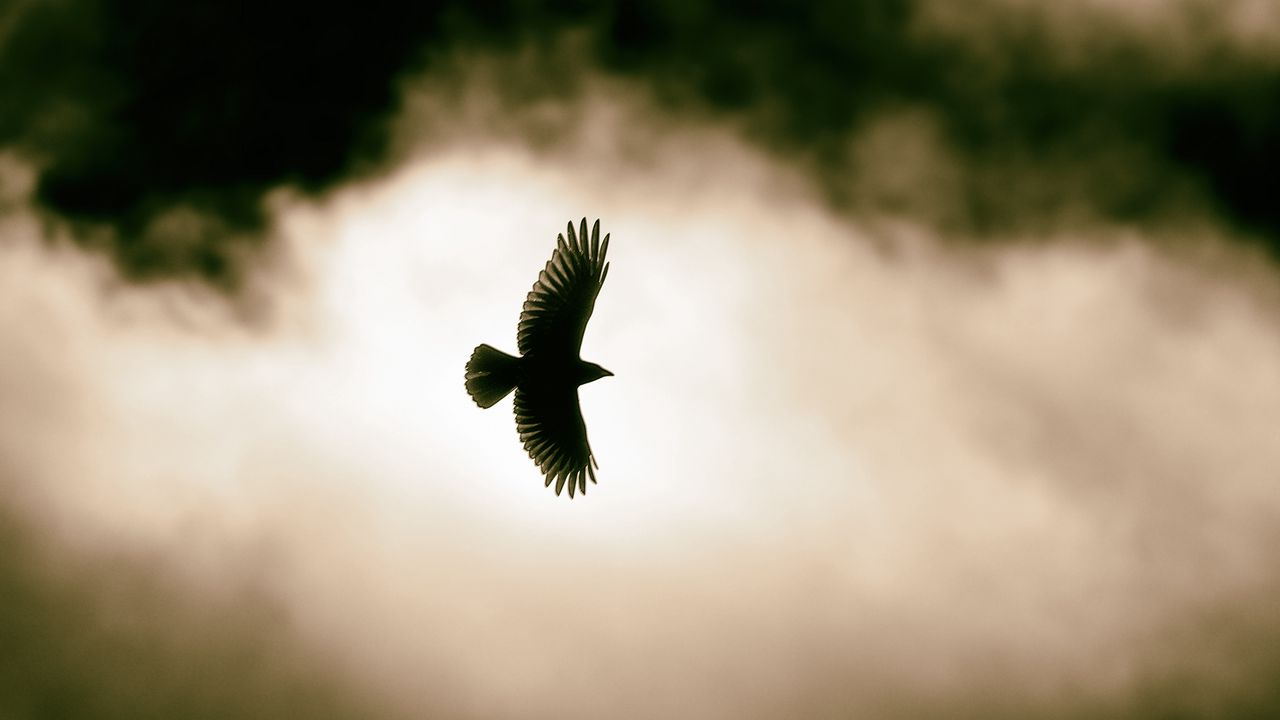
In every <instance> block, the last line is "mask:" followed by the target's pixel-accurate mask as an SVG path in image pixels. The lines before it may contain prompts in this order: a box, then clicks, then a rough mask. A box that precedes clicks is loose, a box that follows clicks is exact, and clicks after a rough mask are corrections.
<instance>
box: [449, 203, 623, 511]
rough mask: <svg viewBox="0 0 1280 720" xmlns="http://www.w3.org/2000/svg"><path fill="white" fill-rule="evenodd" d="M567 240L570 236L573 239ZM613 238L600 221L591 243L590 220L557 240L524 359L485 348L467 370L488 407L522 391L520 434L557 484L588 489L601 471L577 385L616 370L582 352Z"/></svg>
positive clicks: (531, 305) (534, 298) (473, 391)
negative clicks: (604, 230) (579, 401)
mask: <svg viewBox="0 0 1280 720" xmlns="http://www.w3.org/2000/svg"><path fill="white" fill-rule="evenodd" d="M566 235H567V238H566ZM608 251H609V235H608V234H606V235H605V236H604V241H603V242H601V240H600V221H599V220H598V219H597V220H596V222H595V225H593V226H592V228H591V238H590V240H588V239H587V219H586V218H585V217H584V218H582V224H581V227H580V228H579V229H578V231H577V232H576V233H575V232H574V228H573V222H572V221H570V222H569V223H568V228H567V230H566V232H565V233H562V234H559V235H557V236H556V248H555V250H553V251H552V253H551V259H550V260H548V261H547V265H546V267H545V268H543V269H542V271H541V272H539V273H538V279H537V281H536V282H534V284H533V289H531V290H530V291H529V295H528V297H527V298H526V299H525V301H524V306H523V308H522V310H521V312H520V323H519V325H518V326H517V330H516V345H517V346H518V348H519V351H520V353H521V355H520V357H515V356H513V355H508V354H507V353H505V352H503V351H501V350H498V349H497V348H494V347H492V346H490V345H478V346H476V349H475V350H474V351H472V353H471V359H470V360H468V361H467V366H466V388H467V393H468V394H469V395H470V396H471V399H472V400H474V401H475V403H476V405H478V406H480V407H481V408H490V407H493V406H494V405H496V404H497V403H498V402H499V401H500V400H502V399H503V398H505V397H506V396H507V395H508V394H509V393H510V392H511V391H512V390H515V400H514V403H513V407H514V410H515V416H516V431H517V432H518V433H519V435H520V441H521V442H522V443H523V444H524V449H525V451H526V452H528V453H529V457H530V458H532V459H533V462H534V463H535V464H536V465H537V466H538V469H539V470H540V471H541V472H542V474H543V475H544V476H545V477H546V482H545V484H544V486H546V487H550V486H551V483H552V481H554V482H555V484H556V490H555V492H556V495H557V496H559V495H560V491H561V490H562V489H564V487H565V485H566V484H567V485H568V487H569V497H571V498H572V497H573V494H574V490H575V489H576V490H577V491H578V492H580V493H582V494H584V495H585V494H586V492H587V480H588V479H590V480H591V483H592V484H593V485H594V484H596V473H595V469H596V468H599V467H600V464H599V463H597V462H596V459H595V455H594V454H593V453H592V452H591V444H590V443H589V442H587V425H586V422H585V421H584V420H583V418H582V407H581V405H580V404H579V403H578V388H579V387H580V386H582V385H585V384H587V383H590V382H595V381H596V380H599V379H600V378H603V377H612V376H613V373H611V372H609V371H608V370H605V369H604V368H602V367H600V366H599V365H597V364H596V363H593V362H587V361H585V360H583V359H582V358H581V357H580V356H579V354H580V352H581V348H582V336H583V334H584V333H585V332H586V329H587V321H588V320H590V319H591V311H592V310H594V309H595V305H596V297H597V296H598V295H599V294H600V288H601V287H602V286H603V285H604V279H605V277H606V276H608V274H609V263H607V262H605V255H606V253H608Z"/></svg>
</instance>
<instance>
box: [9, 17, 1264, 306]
mask: <svg viewBox="0 0 1280 720" xmlns="http://www.w3.org/2000/svg"><path fill="white" fill-rule="evenodd" d="M1269 8H1270V5H1268V4H1267V3H1265V2H1261V1H1260V0H1235V1H1233V2H1231V3H1227V4H1225V5H1223V4H1222V3H1209V2H1199V1H1196V0H1187V1H1184V2H1176V3H1138V4H1134V3H1116V2H1103V1H1102V0H1092V1H1090V2H1079V3H1068V4H1061V3H1046V2H1033V1H1031V0H988V1H986V2H982V3H971V4H969V5H966V9H965V11H964V12H963V13H958V12H957V11H956V10H955V8H954V7H952V6H951V4H949V3H940V2H932V1H926V0H915V1H912V2H908V1H906V0H881V1H878V2H872V3H859V4H858V5H857V6H856V7H854V6H850V5H849V4H848V3H843V2H827V1H825V0H824V1H822V2H814V3H808V4H801V5H791V4H756V5H753V6H751V7H749V8H744V7H742V6H741V4H740V3H724V2H718V1H712V0H706V1H704V2H698V3H676V4H671V3H635V2H623V1H619V2H614V3H605V4H590V5H581V6H577V5H572V4H570V5H561V6H557V8H555V9H545V8H541V7H532V6H529V5H527V4H524V3H497V4H487V5H486V6H485V8H484V9H483V10H481V9H478V8H476V7H474V6H473V5H471V4H466V3H447V2H440V3H419V4H415V6H414V7H413V8H411V9H406V8H403V7H401V6H400V5H398V4H394V3H392V4H387V3H373V4H372V5H370V4H364V5H362V6H361V8H360V10H359V11H356V12H349V11H346V10H344V11H343V12H336V11H328V10H325V9H323V8H311V9H309V10H308V11H307V12H306V13H304V14H294V13H292V12H286V11H283V10H269V9H263V8H255V9H253V10H235V9H230V8H228V7H227V6H226V5H225V4H223V3H198V4H196V5H191V4H190V3H188V4H186V5H184V6H183V7H182V8H181V9H175V8H173V7H171V6H170V5H169V4H166V3H154V2H142V3H133V4H131V5H128V6H121V5H116V4H111V3H102V2H99V1H98V0H79V1H76V2H63V3H15V4H12V5H11V7H10V8H9V9H8V10H7V11H6V12H5V14H4V15H3V16H2V17H0V42H3V44H2V45H0V68H3V69H0V80H2V81H3V87H5V88H6V91H5V92H6V97H5V98H4V103H5V105H6V107H10V108H14V110H13V111H12V112H10V113H6V117H5V118H4V119H3V120H0V146H4V147H7V148H8V149H10V150H11V151H14V152H18V153H20V154H21V155H23V157H25V158H26V159H27V160H28V162H30V163H32V164H33V165H34V167H36V168H37V171H38V175H39V177H38V184H37V199H38V200H39V202H40V204H41V206H42V207H43V208H44V209H45V210H47V211H49V212H50V213H53V214H55V215H57V216H59V217H61V218H63V219H65V220H67V221H70V222H71V223H72V224H73V225H74V226H75V227H76V232H75V237H76V238H77V239H78V240H79V241H80V242H81V243H82V244H85V245H87V246H90V247H96V248H101V249H103V250H105V251H107V252H108V253H109V254H110V255H111V257H113V259H114V260H115V261H116V262H117V264H118V265H119V267H120V268H121V270H122V271H123V272H124V274H125V275H126V276H128V277H130V278H132V279H157V278H159V279H163V278H168V277H198V278H202V279H204V280H206V281H208V282H210V283H212V284H214V285H216V286H219V287H222V288H224V289H234V288H236V287H237V285H238V283H239V281H240V279H241V278H242V277H243V275H244V272H245V270H246V267H247V266H248V265H251V264H252V263H253V262H255V261H256V259H257V258H259V257H260V255H259V254H258V253H257V252H255V250H256V249H258V248H260V247H261V246H263V245H265V244H267V243H269V242H270V240H269V238H271V237H272V233H271V228H269V227H268V226H267V220H268V218H269V213H268V211H267V210H266V208H265V207H264V205H263V202H264V199H265V198H266V197H268V196H269V195H270V194H271V193H272V192H273V191H275V190H277V189H279V188H280V187H289V188H292V189H294V190H295V191H300V192H305V193H310V194H315V193H323V192H324V191H325V190H326V189H329V188H333V187H336V186H338V185H340V184H342V183H343V182H348V181H352V180H354V179H356V178H358V177H362V176H366V175H369V174H376V173H377V172H379V171H381V169H383V168H385V167H386V166H387V165H388V164H390V165H394V164H395V157H394V155H393V154H392V153H389V150H390V148H389V147H388V142H389V138H388V124H389V123H390V122H393V118H395V117H397V116H398V108H399V102H400V100H399V98H398V97H397V95H396V88H397V87H398V85H399V84H401V83H403V82H404V80H405V78H407V77H414V76H416V75H417V74H418V73H419V72H420V71H422V70H423V69H424V68H425V69H427V70H431V71H435V72H437V73H438V74H440V75H442V76H444V77H445V79H446V80H448V79H449V78H450V76H451V74H453V73H456V72H457V63H456V62H455V58H456V57H457V56H459V55H461V56H463V57H465V58H468V61H467V62H466V63H463V65H469V63H470V62H472V61H473V59H474V58H475V57H476V56H479V57H485V56H487V55H495V54H496V55H497V56H500V57H501V56H511V55H514V56H516V57H517V58H518V60H520V61H523V62H525V63H528V64H523V65H521V64H510V65H507V66H506V68H505V69H504V71H503V72H502V73H501V75H502V76H503V77H502V78H501V79H500V80H499V83H500V84H501V86H502V87H503V95H504V96H503V101H502V103H501V104H500V105H499V106H497V107H495V108H493V109H492V110H493V113H494V114H495V115H497V116H498V117H490V118H488V119H487V122H486V126H488V127H492V126H495V125H501V124H502V123H503V122H504V121H503V119H502V118H501V116H502V115H504V114H506V113H509V112H516V113H522V114H526V115H529V116H537V115H538V114H539V113H543V114H544V116H543V117H541V120H540V122H537V123H534V124H532V125H527V126H526V128H525V129H526V130H527V133H528V134H527V135H526V137H525V138H524V140H525V142H528V143H554V142H557V141H563V140H566V139H569V140H571V139H572V138H570V137H569V136H568V134H569V133H572V132H575V131H578V129H579V128H577V127H576V126H575V125H574V124H573V123H567V122H565V121H564V119H562V118H559V119H558V118H555V117H547V116H545V113H546V112H549V110H548V109H549V108H554V107H561V106H563V102H562V101H563V100H564V99H565V98H566V97H573V96H575V95H577V94H578V92H579V90H580V89H581V88H582V87H583V86H584V85H589V84H590V83H591V78H594V77H597V76H599V75H601V74H603V75H607V76H610V77H612V78H614V79H619V80H622V81H625V82H627V83H629V84H631V85H632V86H633V88H634V90H635V91H637V92H641V93H645V94H650V95H652V96H653V97H655V98H656V100H657V103H658V104H659V105H660V106H661V107H662V108H663V109H664V111H665V112H667V113H669V114H673V116H674V117H677V118H681V119H682V120H684V121H690V120H692V121H697V119H698V118H706V117H707V116H711V117H714V118H716V119H717V120H720V121H723V122H727V123H731V124H733V125H734V126H735V127H737V128H738V130H739V131H740V132H741V133H742V134H743V136H744V137H746V138H748V139H749V140H750V141H751V142H753V143H755V144H758V145H759V146H760V147H762V148H764V149H766V150H768V151H770V152H772V153H774V154H776V155H777V157H778V158H779V159H781V160H783V161H784V162H786V163H788V164H791V165H793V166H794V167H795V168H796V169H798V170H799V171H801V172H804V173H806V174H809V175H811V176H813V177H815V178H816V179H818V180H819V181H820V182H821V183H822V185H823V188H824V191H825V193H826V194H827V196H828V201H829V202H831V203H832V204H833V205H834V206H835V207H838V208H841V209H842V210H843V211H845V212H848V213H850V214H852V215H854V216H863V215H866V214H868V213H870V214H875V213H881V212H890V213H894V212H898V211H900V210H902V209H903V208H904V207H908V208H910V209H911V210H912V211H913V212H925V213H926V217H927V219H928V220H929V221H930V222H932V223H935V224H938V225H939V226H940V228H941V230H942V232H943V234H946V235H974V236H980V237H982V238H991V237H1006V238H1007V237H1012V236H1019V235H1025V234H1027V233H1041V234H1043V233H1048V232H1051V231H1053V230H1055V229H1060V228H1062V227H1064V226H1069V225H1071V223H1073V222H1077V221H1078V219H1079V218H1080V217H1081V216H1086V217H1089V218H1096V219H1100V220H1102V221H1104V222H1138V223H1143V224H1146V223H1150V222H1155V221H1164V222H1169V223H1171V224H1175V225H1176V224H1178V223H1181V222H1183V221H1184V220H1185V219H1186V217H1187V216H1188V215H1193V216H1200V215H1202V214H1203V212H1202V209H1204V208H1207V209H1208V210H1210V211H1212V212H1214V213H1216V214H1217V215H1218V216H1219V217H1220V218H1221V219H1223V220H1225V221H1228V222H1230V223H1232V224H1233V226H1234V227H1235V228H1236V229H1237V230H1239V231H1241V232H1240V233H1238V237H1240V238H1242V239H1248V238H1250V237H1251V236H1252V237H1253V239H1254V240H1255V241H1258V242H1261V243H1262V244H1264V245H1265V246H1267V247H1270V248H1272V249H1273V250H1274V249H1275V247H1276V240H1275V238H1276V237H1277V231H1278V229H1280V218H1277V216H1276V214H1275V209H1274V203H1272V202H1270V195H1269V194H1268V193H1267V188H1268V187H1269V183H1268V179H1269V172H1270V168H1271V167H1273V166H1275V164H1276V157H1277V153H1278V152H1280V150H1278V149H1277V148H1278V147H1280V146H1278V144H1277V137H1276V133H1275V131H1274V128H1275V127H1277V126H1280V124H1278V123H1277V122H1276V120H1277V114H1278V113H1280V105H1278V104H1277V101H1275V98H1276V97H1280V95H1278V94H1277V93H1276V92H1275V87H1276V82H1277V80H1276V78H1277V68H1276V63H1277V62H1278V60H1277V57H1276V54H1275V53H1274V51H1273V48H1274V47H1275V46H1276V44H1275V43H1274V42H1271V41H1272V40H1273V39H1274V38H1275V37H1276V36H1277V35H1280V30H1278V29H1277V28H1280V21H1278V20H1277V18H1276V17H1275V13H1274V12H1273V11H1272V10H1270V9H1269ZM55 39H56V40H55ZM557 48H559V49H557ZM566 48H567V49H566ZM453 79H455V80H456V77H453ZM904 118H905V120H904V123H905V128H904V129H905V131H906V132H911V128H915V129H921V128H925V127H927V128H928V129H927V136H926V137H924V138H922V141H923V142H925V143H926V144H927V145H928V146H929V147H930V148H931V149H932V150H936V151H937V152H938V153H939V155H938V156H937V157H938V159H939V160H940V161H941V164H940V165H938V166H937V168H940V169H939V170H937V171H938V172H942V173H943V175H944V176H945V177H946V178H949V180H948V182H947V184H946V185H945V186H943V187H936V186H933V185H931V184H929V183H928V182H927V181H928V180H929V179H930V177H931V175H932V174H933V173H934V172H935V170H934V169H932V168H934V166H933V165H930V166H929V168H928V169H925V170H922V171H920V172H919V173H917V174H918V176H919V179H920V180H921V181H924V184H923V186H921V187H904V186H902V185H901V184H899V185H897V186H894V188H891V189H889V190H887V191H886V190H885V189H884V188H882V187H881V186H880V182H881V176H882V175H884V174H885V170H886V167H885V165H884V164H883V162H881V161H880V160H884V159H886V158H882V157H881V156H876V160H877V161H875V162H871V163H869V164H868V163H867V157H866V154H865V152H864V151H865V149H866V146H867V144H868V143H871V144H875V143H881V142H883V141H884V140H885V135H884V132H883V131H884V129H885V128H886V126H889V125H896V124H897V123H898V121H899V120H903V119H904ZM448 121H449V119H447V118H446V119H445V122H446V123H447V122H448ZM435 124H436V123H435V122H427V123H425V124H424V128H425V127H431V126H434V125H435ZM890 137H893V136H892V135H890ZM905 140H906V142H907V145H906V147H905V148H904V151H905V153H906V161H907V162H908V163H916V162H920V161H921V158H920V156H919V155H914V154H912V153H914V152H916V151H917V150H918V149H919V148H918V147H917V146H916V145H915V144H913V143H914V141H913V140H912V138H910V137H908V138H905ZM889 154H890V155H892V153H891V152H890V153H889ZM931 158H932V156H931ZM890 174H891V175H894V174H893V173H890ZM895 176H896V175H895ZM904 193H906V194H908V195H910V197H904V196H903V194H904ZM943 193H945V194H946V196H945V197H944V196H941V195H942V194H943ZM175 214H176V215H177V216H180V217H181V218H182V220H181V221H180V222H175V220H174V218H175ZM917 219H924V218H917ZM175 228H176V230H175ZM265 256H266V257H270V256H271V253H266V254H265Z"/></svg>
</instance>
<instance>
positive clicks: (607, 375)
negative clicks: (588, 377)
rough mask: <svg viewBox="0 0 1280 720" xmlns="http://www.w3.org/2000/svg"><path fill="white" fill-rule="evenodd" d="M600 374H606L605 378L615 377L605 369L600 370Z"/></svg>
mask: <svg viewBox="0 0 1280 720" xmlns="http://www.w3.org/2000/svg"><path fill="white" fill-rule="evenodd" d="M600 372H602V373H604V376H605V377H613V373H611V372H609V371H608V370H605V369H604V368H600Z"/></svg>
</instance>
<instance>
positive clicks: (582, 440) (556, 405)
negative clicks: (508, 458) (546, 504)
mask: <svg viewBox="0 0 1280 720" xmlns="http://www.w3.org/2000/svg"><path fill="white" fill-rule="evenodd" d="M515 410H516V429H517V430H518V431H519V432H520V440H521V441H522V442H524V449H525V450H527V451H529V457H531V458H533V461H534V462H535V463H537V465H538V467H539V468H541V470H542V473H543V474H544V475H546V476H547V483H546V484H547V485H550V484H551V481H552V480H555V483H556V495H559V494H560V491H561V490H562V489H563V488H564V486H565V482H566V481H567V482H568V484H569V497H573V491H574V489H575V488H576V489H577V490H578V491H579V492H582V493H584V494H585V493H586V492H587V478H590V479H591V482H592V483H595V481H596V473H595V470H594V469H592V466H593V465H595V456H594V455H592V454H591V445H590V444H589V443H588V442H587V425H586V423H585V422H583V420H582V408H581V407H579V405H578V390H577V388H572V387H557V388H523V387H522V388H517V389H516V399H515ZM596 467H599V466H598V465H596Z"/></svg>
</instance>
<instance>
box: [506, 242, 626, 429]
mask: <svg viewBox="0 0 1280 720" xmlns="http://www.w3.org/2000/svg"><path fill="white" fill-rule="evenodd" d="M568 235H569V239H568V240H567V241H566V240H565V236H564V235H559V236H557V237H556V249H555V252H553V253H552V254H551V259H550V260H549V261H547V267H546V268H545V269H543V270H542V272H540V273H538V281H537V282H535V283H534V284H533V289H532V290H530V291H529V297H528V298H526V299H525V301H524V310H523V311H522V312H521V313H520V327H519V330H518V331H517V332H516V343H517V344H518V345H519V347H520V352H521V353H522V354H524V353H530V352H533V353H535V354H538V355H564V356H568V357H573V358H577V356H578V350H579V348H581V347H582V334H583V333H584V332H586V330H587V321H588V320H590V319H591V311H592V310H593V309H595V306H596V296H597V295H599V294H600V286H601V285H603V284H604V278H605V276H606V275H608V274H609V264H608V263H606V262H605V261H604V258H605V253H607V252H608V251H609V236H608V235H605V236H604V242H603V243H602V242H600V221H599V220H596V224H595V225H594V226H593V227H592V228H591V240H590V241H588V240H587V219H586V218H583V219H582V226H581V229H580V230H579V231H578V232H577V233H576V234H575V233H574V231H573V223H569V232H568ZM575 406H576V403H575ZM579 422H581V419H579Z"/></svg>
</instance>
